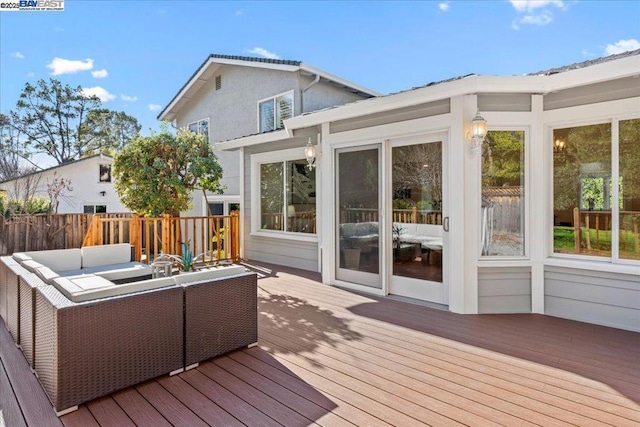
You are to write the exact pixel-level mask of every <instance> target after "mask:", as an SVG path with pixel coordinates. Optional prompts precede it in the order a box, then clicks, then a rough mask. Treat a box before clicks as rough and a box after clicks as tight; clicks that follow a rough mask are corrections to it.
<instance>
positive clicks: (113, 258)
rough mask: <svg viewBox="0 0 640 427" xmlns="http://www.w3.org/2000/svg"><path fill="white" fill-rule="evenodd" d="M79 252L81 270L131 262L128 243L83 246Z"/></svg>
mask: <svg viewBox="0 0 640 427" xmlns="http://www.w3.org/2000/svg"><path fill="white" fill-rule="evenodd" d="M81 250H82V268H87V267H98V266H101V265H110V264H123V263H126V262H129V261H131V245H130V244H128V243H119V244H116V245H101V246H84V247H83V248H82V249H81ZM78 268H80V267H78Z"/></svg>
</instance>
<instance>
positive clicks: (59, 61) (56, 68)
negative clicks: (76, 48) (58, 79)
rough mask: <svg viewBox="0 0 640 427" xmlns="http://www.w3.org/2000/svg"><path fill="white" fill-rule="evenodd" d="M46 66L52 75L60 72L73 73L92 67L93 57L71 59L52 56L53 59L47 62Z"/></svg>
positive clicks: (57, 74)
mask: <svg viewBox="0 0 640 427" xmlns="http://www.w3.org/2000/svg"><path fill="white" fill-rule="evenodd" d="M47 68H49V69H50V70H51V75H52V76H59V75H61V74H75V73H77V72H78V71H87V70H91V69H92V68H93V59H91V58H87V59H85V60H84V61H83V60H80V59H79V60H72V59H63V58H58V57H56V58H53V60H52V61H51V62H50V63H48V64H47Z"/></svg>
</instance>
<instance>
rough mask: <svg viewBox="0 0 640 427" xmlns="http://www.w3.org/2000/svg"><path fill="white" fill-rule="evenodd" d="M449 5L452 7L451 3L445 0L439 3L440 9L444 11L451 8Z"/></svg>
mask: <svg viewBox="0 0 640 427" xmlns="http://www.w3.org/2000/svg"><path fill="white" fill-rule="evenodd" d="M449 7H451V5H450V4H449V2H448V1H443V2H442V3H438V9H440V10H441V11H442V12H447V11H448V10H449Z"/></svg>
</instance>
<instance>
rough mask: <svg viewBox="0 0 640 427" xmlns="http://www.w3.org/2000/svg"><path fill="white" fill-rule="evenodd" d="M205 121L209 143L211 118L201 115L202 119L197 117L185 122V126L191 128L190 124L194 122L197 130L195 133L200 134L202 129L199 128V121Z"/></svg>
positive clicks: (208, 141)
mask: <svg viewBox="0 0 640 427" xmlns="http://www.w3.org/2000/svg"><path fill="white" fill-rule="evenodd" d="M204 121H206V122H207V143H209V144H210V143H211V120H209V117H203V118H202V119H198V120H194V121H192V122H189V123H187V125H186V126H185V127H186V128H187V129H189V130H191V129H190V127H191V125H193V124H195V125H196V127H197V128H198V130H196V132H195V133H196V134H202V131H201V130H200V123H201V122H204ZM192 132H193V131H192Z"/></svg>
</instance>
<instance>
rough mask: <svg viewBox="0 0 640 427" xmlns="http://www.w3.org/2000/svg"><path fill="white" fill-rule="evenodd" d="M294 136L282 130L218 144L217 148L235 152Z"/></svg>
mask: <svg viewBox="0 0 640 427" xmlns="http://www.w3.org/2000/svg"><path fill="white" fill-rule="evenodd" d="M292 136H293V133H292V132H289V131H288V130H287V129H282V130H277V131H274V132H268V133H260V134H257V135H250V136H245V137H243V138H237V139H232V140H229V141H221V142H216V144H215V147H216V149H218V150H220V151H233V150H237V149H239V148H242V147H249V146H252V145H259V144H265V143H267V142H274V141H281V140H284V139H289V138H291V137H292Z"/></svg>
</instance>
